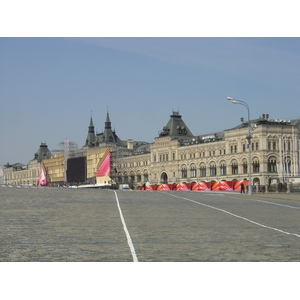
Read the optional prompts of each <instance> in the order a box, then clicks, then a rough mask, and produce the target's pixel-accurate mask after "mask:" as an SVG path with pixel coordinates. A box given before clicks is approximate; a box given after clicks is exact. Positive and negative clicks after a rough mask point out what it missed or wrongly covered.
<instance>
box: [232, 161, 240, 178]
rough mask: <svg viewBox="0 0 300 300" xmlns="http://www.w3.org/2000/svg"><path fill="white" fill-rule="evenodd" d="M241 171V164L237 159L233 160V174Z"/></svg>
mask: <svg viewBox="0 0 300 300" xmlns="http://www.w3.org/2000/svg"><path fill="white" fill-rule="evenodd" d="M238 173H239V166H238V162H237V160H236V159H234V160H233V161H232V162H231V174H238Z"/></svg>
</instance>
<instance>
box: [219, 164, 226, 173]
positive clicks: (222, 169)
mask: <svg viewBox="0 0 300 300" xmlns="http://www.w3.org/2000/svg"><path fill="white" fill-rule="evenodd" d="M220 175H226V165H225V163H224V162H222V163H221V166H220Z"/></svg>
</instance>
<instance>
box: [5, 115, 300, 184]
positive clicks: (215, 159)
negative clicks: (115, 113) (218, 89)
mask: <svg viewBox="0 0 300 300" xmlns="http://www.w3.org/2000/svg"><path fill="white" fill-rule="evenodd" d="M248 125H249V126H250V127H251V142H250V145H249V146H248V140H247V139H246V137H247V135H248ZM299 140H300V119H295V120H290V121H289V120H272V119H270V118H269V115H268V114H263V115H262V117H259V118H258V119H255V120H251V121H250V124H248V122H242V123H241V124H240V125H238V126H236V127H234V128H231V129H227V130H224V131H222V132H217V133H212V134H206V135H193V134H192V132H191V131H190V130H189V128H188V126H187V125H186V124H185V122H184V121H183V120H182V116H181V115H180V114H179V112H175V111H174V112H173V113H172V115H171V116H170V119H169V121H168V122H167V124H166V126H164V127H163V129H162V130H161V131H160V132H159V136H158V137H156V138H155V139H154V142H153V143H147V142H144V141H133V140H121V139H120V138H119V137H118V136H117V134H116V132H115V130H112V127H111V122H110V117H109V114H108V113H107V115H106V120H105V125H104V131H103V132H102V133H99V134H98V133H97V134H96V133H95V130H94V125H93V120H92V117H91V119H90V123H89V126H88V134H87V138H86V141H85V144H84V146H83V148H82V149H80V150H78V151H77V152H76V153H71V152H70V153H66V151H65V153H63V152H61V153H57V154H55V155H54V156H51V153H50V151H49V150H48V148H47V145H46V144H42V145H41V146H40V148H39V150H38V152H37V153H36V154H35V156H34V159H33V160H32V161H31V162H30V163H29V164H28V165H27V166H24V165H21V164H15V165H9V164H8V165H5V166H4V168H3V177H4V183H6V184H35V183H36V182H37V178H38V175H39V168H40V165H41V162H42V164H43V166H44V168H45V173H46V176H47V178H48V182H49V184H50V185H52V184H56V183H64V182H66V181H70V178H72V180H71V181H73V182H75V181H80V182H81V183H84V184H95V183H96V182H97V180H96V179H97V178H96V172H97V168H98V167H99V163H100V161H101V160H102V159H103V157H104V155H106V154H105V153H107V152H108V149H109V152H110V178H111V181H112V182H114V183H116V184H117V185H118V184H124V183H126V184H129V185H130V187H131V188H133V189H136V188H138V187H139V186H141V185H143V184H145V183H148V184H157V185H159V184H173V183H193V182H212V181H234V180H238V181H240V180H249V170H248V150H249V148H248V147H250V150H251V163H250V168H251V169H250V170H251V175H252V180H251V184H252V185H253V186H268V185H270V184H276V183H282V184H284V183H292V184H293V183H294V184H298V185H299V184H300V177H299ZM78 170H81V171H80V172H81V173H80V172H79V171H78ZM76 172H77V173H78V174H76V176H75V173H76ZM75 179H76V180H75ZM77 179H78V180H77Z"/></svg>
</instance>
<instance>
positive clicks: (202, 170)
mask: <svg viewBox="0 0 300 300" xmlns="http://www.w3.org/2000/svg"><path fill="white" fill-rule="evenodd" d="M200 177H206V165H205V164H204V163H202V164H201V165H200Z"/></svg>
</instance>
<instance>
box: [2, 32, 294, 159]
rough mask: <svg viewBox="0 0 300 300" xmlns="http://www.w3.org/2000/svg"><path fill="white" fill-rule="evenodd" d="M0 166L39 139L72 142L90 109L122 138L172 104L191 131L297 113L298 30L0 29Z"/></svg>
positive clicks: (143, 135) (160, 120)
mask: <svg viewBox="0 0 300 300" xmlns="http://www.w3.org/2000/svg"><path fill="white" fill-rule="evenodd" d="M0 66H1V67H0V101H1V108H0V126H1V133H0V143H1V144H0V165H1V164H5V163H7V162H10V163H16V162H21V163H25V164H27V163H28V161H29V160H31V159H32V158H33V156H34V153H35V152H36V151H37V150H38V148H39V145H40V143H41V142H46V143H47V144H48V147H49V149H50V150H52V149H57V148H58V144H59V143H60V142H61V141H63V139H64V138H69V139H71V140H73V141H74V142H76V143H78V145H79V146H80V147H82V146H83V145H84V143H85V139H86V136H87V130H88V125H89V120H90V115H91V111H92V114H93V120H94V125H95V127H96V130H97V131H98V132H101V131H102V130H103V128H104V122H105V117H106V112H107V108H108V110H109V114H110V118H111V122H112V126H113V128H115V130H116V133H117V135H118V136H119V137H120V138H121V139H123V140H127V139H133V140H145V141H148V142H153V141H154V138H155V137H157V136H158V131H160V130H161V129H162V128H163V126H165V124H166V123H167V122H168V120H169V116H170V114H171V113H172V111H173V110H179V111H180V113H181V115H182V118H183V120H184V121H185V123H186V124H187V126H188V127H189V128H190V130H191V131H192V133H193V134H194V135H199V134H204V133H213V132H216V131H222V130H224V129H228V128H231V127H233V126H236V125H238V124H239V123H240V117H245V118H246V116H247V111H246V108H245V107H243V106H241V105H234V104H232V103H231V102H229V101H227V100H226V97H227V96H231V97H234V98H237V99H241V100H244V101H246V102H247V103H248V104H249V106H250V109H251V118H257V117H258V116H259V115H261V114H262V113H269V115H270V118H274V119H293V118H299V117H300V39H299V38H287V37H285V38H188V37H186V38H150V37H149V38H0Z"/></svg>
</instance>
